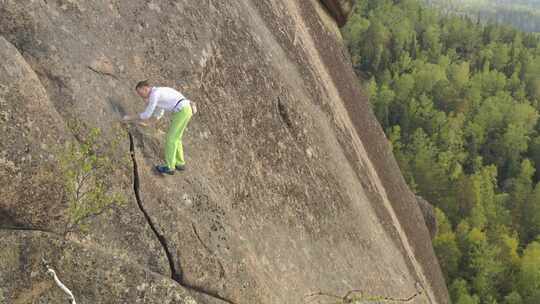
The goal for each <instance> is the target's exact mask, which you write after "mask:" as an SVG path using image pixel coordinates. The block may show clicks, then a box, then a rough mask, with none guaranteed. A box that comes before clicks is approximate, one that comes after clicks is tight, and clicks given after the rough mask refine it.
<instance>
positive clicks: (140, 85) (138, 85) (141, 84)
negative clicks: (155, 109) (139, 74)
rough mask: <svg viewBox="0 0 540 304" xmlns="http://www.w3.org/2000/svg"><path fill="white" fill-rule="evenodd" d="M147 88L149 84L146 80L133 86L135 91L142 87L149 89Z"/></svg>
mask: <svg viewBox="0 0 540 304" xmlns="http://www.w3.org/2000/svg"><path fill="white" fill-rule="evenodd" d="M149 86H150V82H148V79H146V80H142V81H139V82H138V83H137V85H136V86H135V90H138V89H141V88H144V87H149Z"/></svg>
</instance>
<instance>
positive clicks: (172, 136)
mask: <svg viewBox="0 0 540 304" xmlns="http://www.w3.org/2000/svg"><path fill="white" fill-rule="evenodd" d="M192 115H193V112H192V111H191V106H185V107H183V108H182V110H181V111H180V112H175V113H173V115H172V121H171V126H170V127H169V131H168V132H167V140H166V142H165V162H166V163H167V166H168V167H169V169H171V170H174V168H175V166H176V165H185V164H186V162H185V161H184V148H183V147H182V135H183V134H184V130H185V129H186V126H187V124H188V122H189V120H190V119H191V116H192Z"/></svg>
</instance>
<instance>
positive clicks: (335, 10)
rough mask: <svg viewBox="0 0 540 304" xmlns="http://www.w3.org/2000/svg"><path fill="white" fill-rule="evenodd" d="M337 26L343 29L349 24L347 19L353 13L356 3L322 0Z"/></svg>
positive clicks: (348, 0) (346, 0)
mask: <svg viewBox="0 0 540 304" xmlns="http://www.w3.org/2000/svg"><path fill="white" fill-rule="evenodd" d="M321 3H322V4H323V5H324V6H325V7H326V9H327V10H328V11H329V13H330V14H331V15H332V17H333V18H334V19H335V20H336V22H337V24H338V25H339V26H340V27H341V26H344V25H345V23H347V17H349V14H350V13H351V12H352V8H353V5H354V2H353V1H352V0H321Z"/></svg>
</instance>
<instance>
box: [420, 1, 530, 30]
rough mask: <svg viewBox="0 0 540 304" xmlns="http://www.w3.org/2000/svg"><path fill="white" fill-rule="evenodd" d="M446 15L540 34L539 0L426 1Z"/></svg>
mask: <svg viewBox="0 0 540 304" xmlns="http://www.w3.org/2000/svg"><path fill="white" fill-rule="evenodd" d="M424 1H425V2H426V3H427V4H429V5H431V6H433V7H436V8H438V9H439V10H440V11H442V12H444V13H453V14H455V13H457V14H462V15H468V16H470V17H471V18H477V19H479V20H482V21H484V22H486V21H487V22H490V21H491V22H497V23H501V24H510V25H513V26H515V27H517V28H519V29H521V30H523V31H527V32H540V1H538V0H424Z"/></svg>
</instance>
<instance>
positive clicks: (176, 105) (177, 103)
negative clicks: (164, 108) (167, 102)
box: [171, 98, 186, 111]
mask: <svg viewBox="0 0 540 304" xmlns="http://www.w3.org/2000/svg"><path fill="white" fill-rule="evenodd" d="M184 100H186V99H185V98H182V99H180V100H179V101H178V102H176V104H175V105H174V107H173V108H172V110H171V111H174V109H176V107H178V105H179V104H180V103H181V102H182V101H184Z"/></svg>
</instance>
